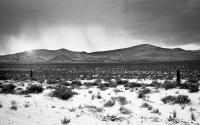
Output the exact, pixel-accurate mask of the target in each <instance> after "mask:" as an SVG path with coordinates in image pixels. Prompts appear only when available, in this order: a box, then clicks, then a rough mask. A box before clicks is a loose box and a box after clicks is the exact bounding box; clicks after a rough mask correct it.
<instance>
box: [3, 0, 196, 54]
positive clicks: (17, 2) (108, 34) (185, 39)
mask: <svg viewBox="0 0 200 125" xmlns="http://www.w3.org/2000/svg"><path fill="white" fill-rule="evenodd" d="M139 44H152V45H156V46H160V47H167V48H177V47H180V48H183V49H187V50H196V49H200V0H0V55H5V54H11V53H16V52H22V51H29V50H33V49H50V50H55V49H60V48H65V49H69V50H73V51H86V52H94V51H103V50H112V49H118V48H125V47H131V46H135V45H139Z"/></svg>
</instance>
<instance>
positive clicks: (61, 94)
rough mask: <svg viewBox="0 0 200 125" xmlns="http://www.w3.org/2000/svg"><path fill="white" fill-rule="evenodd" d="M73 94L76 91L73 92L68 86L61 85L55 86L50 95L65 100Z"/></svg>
mask: <svg viewBox="0 0 200 125" xmlns="http://www.w3.org/2000/svg"><path fill="white" fill-rule="evenodd" d="M75 94H76V93H75V92H73V91H72V90H71V89H70V88H67V87H63V86H61V87H58V88H56V90H54V91H53V92H52V93H51V96H52V97H58V98H60V99H64V100H67V99H69V98H71V97H72V96H73V95H75Z"/></svg>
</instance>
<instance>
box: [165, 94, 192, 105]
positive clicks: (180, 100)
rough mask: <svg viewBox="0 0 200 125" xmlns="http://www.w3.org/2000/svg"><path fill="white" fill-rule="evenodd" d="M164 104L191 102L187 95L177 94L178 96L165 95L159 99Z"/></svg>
mask: <svg viewBox="0 0 200 125" xmlns="http://www.w3.org/2000/svg"><path fill="white" fill-rule="evenodd" d="M161 100H162V102H163V103H164V104H166V103H171V104H181V105H182V104H189V103H190V102H191V100H190V98H189V97H188V96H187V95H178V96H171V95H170V96H166V97H164V98H162V99H161Z"/></svg>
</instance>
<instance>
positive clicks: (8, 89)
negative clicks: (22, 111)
mask: <svg viewBox="0 0 200 125" xmlns="http://www.w3.org/2000/svg"><path fill="white" fill-rule="evenodd" d="M16 87H17V86H16V85H14V84H12V83H9V84H3V85H2V93H13V92H14V90H15V88H16Z"/></svg>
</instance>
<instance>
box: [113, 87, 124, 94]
mask: <svg viewBox="0 0 200 125" xmlns="http://www.w3.org/2000/svg"><path fill="white" fill-rule="evenodd" d="M113 91H114V92H116V93H118V92H123V91H122V90H120V89H116V88H115V89H114V90H113Z"/></svg>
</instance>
